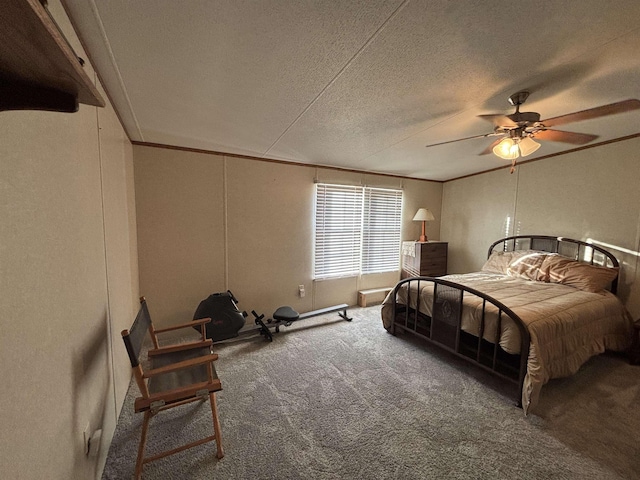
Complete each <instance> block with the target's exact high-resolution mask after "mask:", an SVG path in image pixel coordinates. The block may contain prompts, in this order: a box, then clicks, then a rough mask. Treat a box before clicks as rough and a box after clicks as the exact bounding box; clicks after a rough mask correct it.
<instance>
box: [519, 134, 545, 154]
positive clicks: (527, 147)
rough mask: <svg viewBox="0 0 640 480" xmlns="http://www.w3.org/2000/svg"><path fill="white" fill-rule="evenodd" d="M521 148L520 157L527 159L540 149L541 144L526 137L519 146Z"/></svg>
mask: <svg viewBox="0 0 640 480" xmlns="http://www.w3.org/2000/svg"><path fill="white" fill-rule="evenodd" d="M518 147H519V148H520V155H522V156H523V157H526V156H527V155H531V154H532V153H533V152H535V151H536V150H538V149H539V148H540V144H539V143H538V142H536V141H534V140H533V138H531V137H524V138H523V139H522V140H520V143H519V144H518Z"/></svg>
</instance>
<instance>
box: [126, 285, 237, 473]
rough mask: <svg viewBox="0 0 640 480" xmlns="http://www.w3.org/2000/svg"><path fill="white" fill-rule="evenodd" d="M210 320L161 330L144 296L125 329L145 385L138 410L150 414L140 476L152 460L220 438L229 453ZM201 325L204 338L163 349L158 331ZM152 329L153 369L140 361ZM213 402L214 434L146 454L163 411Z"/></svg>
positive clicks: (145, 423)
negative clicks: (207, 327) (220, 410)
mask: <svg viewBox="0 0 640 480" xmlns="http://www.w3.org/2000/svg"><path fill="white" fill-rule="evenodd" d="M210 321H211V319H210V318H203V319H201V320H195V321H191V322H188V323H185V324H180V325H174V326H172V327H169V328H162V329H157V330H156V329H155V328H153V323H152V322H151V316H150V315H149V310H148V308H147V302H146V300H145V298H144V297H141V298H140V310H139V311H138V315H137V316H136V319H135V321H134V322H133V325H132V326H131V329H130V330H123V331H122V339H123V340H124V344H125V347H126V348H127V353H128V354H129V360H131V367H132V368H133V375H134V377H135V379H136V383H137V384H138V388H139V389H140V393H141V395H142V396H141V397H138V398H136V400H135V404H134V408H135V411H136V413H137V412H144V420H143V423H142V436H141V438H140V445H139V447H138V459H137V461H136V470H135V478H136V480H139V479H140V477H141V476H142V469H143V467H144V465H145V464H146V463H149V462H152V461H154V460H158V459H160V458H163V457H166V456H168V455H172V454H174V453H178V452H181V451H183V450H186V449H188V448H191V447H195V446H197V445H202V444H203V443H207V442H211V441H213V440H215V441H216V445H217V456H218V458H222V457H224V452H223V449H222V437H221V435H220V420H219V419H218V406H217V404H216V396H215V392H217V391H219V390H222V385H221V384H220V380H219V379H218V376H217V374H216V370H215V368H214V366H213V361H214V360H216V359H217V358H218V355H216V354H214V353H212V347H211V344H212V341H211V340H210V339H207V338H206V331H205V324H206V323H208V322H210ZM198 325H199V326H200V331H201V334H202V338H201V339H200V340H199V341H194V342H188V343H181V344H175V345H169V346H163V347H160V345H159V343H158V337H157V334H159V333H164V332H169V331H174V330H178V329H181V328H187V327H188V328H193V327H194V326H198ZM147 332H149V334H150V335H151V340H152V342H153V347H154V348H152V349H150V350H149V351H148V358H149V361H150V364H151V368H150V369H149V370H144V369H143V368H142V365H141V363H140V351H141V350H142V343H143V340H144V337H145V335H146V333H147ZM207 398H209V400H210V402H211V415H212V417H213V430H214V435H211V436H209V437H206V438H202V439H200V440H196V441H194V442H191V443H188V444H185V445H183V446H181V447H178V448H174V449H173V450H167V451H165V452H162V453H158V454H156V455H153V456H149V457H145V456H144V450H145V444H146V441H147V430H148V428H149V421H150V420H151V419H152V418H153V417H154V416H155V415H156V414H158V413H159V412H160V411H162V410H166V409H168V408H172V407H177V406H179V405H184V404H186V403H189V402H193V401H196V400H202V401H206V400H207Z"/></svg>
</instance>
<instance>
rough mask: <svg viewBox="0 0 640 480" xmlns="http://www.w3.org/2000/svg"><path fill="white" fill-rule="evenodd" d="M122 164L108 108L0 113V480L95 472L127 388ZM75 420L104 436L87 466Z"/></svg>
mask: <svg viewBox="0 0 640 480" xmlns="http://www.w3.org/2000/svg"><path fill="white" fill-rule="evenodd" d="M49 3H50V10H51V11H52V12H53V14H54V17H55V18H56V20H57V22H58V23H59V24H60V26H61V28H62V29H63V31H64V32H65V33H66V35H67V37H68V38H69V39H70V41H71V43H72V45H73V47H74V48H75V50H76V52H78V53H79V54H81V55H83V54H82V53H81V52H82V50H81V48H80V45H79V43H78V42H77V39H76V38H75V36H74V35H73V32H72V30H71V27H70V25H69V23H68V20H67V18H66V16H65V15H64V13H63V10H62V8H61V6H60V4H59V3H58V2H49ZM83 56H84V55H83ZM84 58H85V59H86V56H84ZM85 70H87V72H88V73H89V75H90V77H91V78H94V73H93V71H92V70H91V66H90V65H89V64H88V63H87V65H86V66H85ZM131 158H132V150H131V144H130V143H129V141H128V140H127V138H126V136H125V135H124V132H123V130H122V128H121V127H120V124H119V122H118V120H117V118H116V116H115V114H114V112H113V110H112V109H111V107H107V108H105V109H97V108H95V107H89V106H84V105H83V106H81V107H80V111H79V112H78V113H74V114H61V113H52V112H0V171H1V172H2V173H1V174H0V218H1V221H0V291H1V292H2V295H0V328H1V331H2V335H0V365H1V368H0V377H1V378H0V385H2V388H1V389H0V405H2V408H0V425H2V428H1V429H0V452H2V454H1V455H0V476H2V478H11V479H35V478H48V479H65V480H67V479H71V478H82V479H89V478H94V477H96V478H97V477H98V476H99V475H100V473H101V471H102V467H103V465H104V461H105V458H106V453H107V449H108V446H109V442H110V439H111V437H112V435H113V430H114V428H115V423H116V418H117V414H118V412H119V409H120V407H121V403H122V399H123V395H124V392H126V388H127V385H128V383H129V373H128V372H129V371H130V366H126V365H124V364H123V362H122V359H124V360H125V361H126V354H125V351H124V348H123V347H122V345H121V343H122V341H121V340H119V333H118V332H119V330H120V329H122V328H125V326H126V325H127V324H128V323H130V322H131V319H132V315H133V314H134V313H135V312H133V308H134V307H133V302H134V300H133V299H134V298H135V296H136V295H137V278H136V277H137V266H136V264H137V259H136V258H135V254H136V248H137V247H136V238H135V217H134V216H133V215H135V213H134V208H133V206H134V197H133V189H132V185H133V179H132V168H131ZM112 342H113V354H114V355H113V356H112V348H111V347H112V345H111V344H112ZM87 424H90V425H91V428H92V429H97V428H102V429H103V431H104V436H103V445H102V448H101V451H100V452H99V456H98V458H89V457H86V456H85V455H84V452H83V442H82V431H83V429H84V428H85V426H86V425H87Z"/></svg>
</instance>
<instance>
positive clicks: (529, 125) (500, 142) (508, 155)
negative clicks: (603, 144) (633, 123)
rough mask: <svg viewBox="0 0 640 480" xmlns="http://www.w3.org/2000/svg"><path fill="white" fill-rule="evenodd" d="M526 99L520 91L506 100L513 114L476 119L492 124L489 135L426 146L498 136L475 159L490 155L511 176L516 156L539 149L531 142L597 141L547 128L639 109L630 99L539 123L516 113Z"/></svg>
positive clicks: (534, 116) (533, 116)
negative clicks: (506, 163) (499, 160)
mask: <svg viewBox="0 0 640 480" xmlns="http://www.w3.org/2000/svg"><path fill="white" fill-rule="evenodd" d="M528 97H529V92H527V91H524V90H523V91H521V92H517V93H514V94H513V95H511V96H510V97H509V103H510V104H511V105H513V106H514V107H516V111H515V112H514V113H512V114H511V115H503V114H499V113H496V114H489V115H479V117H480V118H483V119H485V120H488V121H490V122H492V123H493V132H490V133H485V134H482V135H474V136H473V137H466V138H459V139H457V140H449V141H447V142H440V143H434V144H432V145H427V147H435V146H437V145H445V144H447V143H454V142H460V141H462V140H471V139H473V138H484V137H494V136H498V137H500V138H498V139H497V140H495V141H494V142H493V143H492V144H491V145H489V146H488V147H487V148H485V149H484V150H483V151H482V152H480V153H479V155H487V154H489V153H491V152H493V153H494V154H496V155H497V156H498V157H500V158H504V159H505V160H511V162H512V165H511V172H512V173H513V169H514V167H515V162H516V159H517V158H518V157H519V156H523V157H526V156H527V155H531V154H532V153H533V152H535V151H536V150H538V148H540V144H539V143H538V142H536V141H535V140H533V139H534V138H535V139H537V140H549V141H552V142H563V143H570V144H572V145H584V144H586V143H589V142H591V141H593V140H595V139H596V138H598V135H590V134H586V133H575V132H565V131H563V130H555V129H552V128H551V127H556V126H558V125H564V124H567V123H571V122H580V121H582V120H590V119H592V118H597V117H604V116H607V115H614V114H616V113H623V112H628V111H630V110H636V109H640V100H637V99H630V100H624V101H622V102H617V103H610V104H608V105H602V106H600V107H596V108H590V109H588V110H582V111H580V112H574V113H569V114H566V115H561V116H559V117H553V118H548V119H546V120H540V114H539V113H537V112H521V111H520V106H521V105H522V104H523V103H524V102H525V101H526V100H527V98H528Z"/></svg>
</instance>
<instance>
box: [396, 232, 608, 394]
mask: <svg viewBox="0 0 640 480" xmlns="http://www.w3.org/2000/svg"><path fill="white" fill-rule="evenodd" d="M499 250H502V251H514V250H538V251H544V252H551V253H558V254H560V255H563V256H565V257H568V258H572V259H573V260H577V261H580V262H585V263H589V264H591V265H600V266H605V267H609V268H611V267H619V263H618V260H617V259H616V258H615V257H614V256H613V254H611V253H610V252H608V251H607V250H605V249H604V248H602V247H599V246H597V245H593V244H590V243H587V242H583V241H581V240H574V239H571V238H564V237H552V236H547V235H516V236H511V237H505V238H501V239H500V240H497V241H495V242H494V243H493V244H491V246H490V247H489V251H488V254H487V257H489V256H491V254H492V253H493V252H494V251H499ZM429 283H431V284H433V304H432V309H431V312H432V315H431V316H428V315H426V314H424V313H422V312H419V311H418V309H414V308H412V307H411V305H413V302H412V293H413V292H415V295H416V298H415V305H419V302H420V297H419V295H420V293H419V292H420V291H421V288H422V287H423V286H424V285H426V284H429ZM617 286H618V280H617V278H616V279H615V280H614V281H613V282H612V284H611V286H610V291H611V292H612V293H614V294H615V293H616V290H617ZM414 287H415V288H414ZM403 288H406V290H407V300H406V304H403V303H398V292H399V291H400V290H401V289H403ZM465 295H474V296H476V297H479V298H480V299H482V313H481V319H480V329H479V332H478V333H479V335H478V336H477V337H476V336H474V335H472V334H469V333H466V332H464V331H463V330H462V328H461V322H462V308H463V299H464V296H465ZM392 298H393V304H392V306H393V310H392V312H393V321H392V323H391V326H390V328H389V332H390V333H391V334H393V335H395V334H396V330H399V331H401V332H407V333H410V334H412V335H415V336H417V337H420V338H422V339H424V340H426V341H427V342H430V343H434V344H436V345H438V346H439V347H441V348H443V349H445V350H447V351H449V352H451V353H453V354H454V355H456V356H458V357H461V358H463V359H465V360H467V361H469V362H471V363H473V364H475V365H477V366H479V367H480V368H482V369H483V370H486V371H488V372H490V373H491V374H493V375H496V376H498V377H500V378H502V379H504V380H506V381H508V382H510V383H513V384H515V385H516V386H517V388H518V391H517V405H518V406H519V407H522V400H521V398H522V386H523V382H524V378H525V375H526V373H527V360H528V357H529V346H530V342H531V340H530V336H529V331H528V330H527V327H526V326H525V324H524V323H523V321H522V319H521V318H520V317H519V316H518V315H517V314H516V313H514V312H513V311H512V310H511V309H510V308H509V307H508V306H507V305H504V304H503V303H502V302H499V301H498V300H496V299H494V298H492V297H491V296H489V295H487V294H485V293H483V292H480V291H478V290H476V289H474V288H471V287H467V286H465V285H461V284H459V283H455V282H452V281H449V280H445V279H442V278H435V277H412V278H406V279H404V280H401V281H400V282H398V284H396V286H395V287H394V289H393V297H392ZM488 305H489V306H491V307H492V308H494V309H496V310H497V312H498V314H497V327H496V335H495V338H494V339H493V340H494V341H493V342H489V341H486V340H484V339H483V337H484V331H485V313H486V311H487V306H488ZM505 316H507V317H509V318H510V319H511V320H512V321H513V323H514V324H515V325H516V327H517V328H518V330H519V332H520V339H521V343H520V353H519V354H515V355H513V354H509V353H507V352H505V351H504V350H502V348H500V335H501V325H502V322H503V321H504V317H505Z"/></svg>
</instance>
